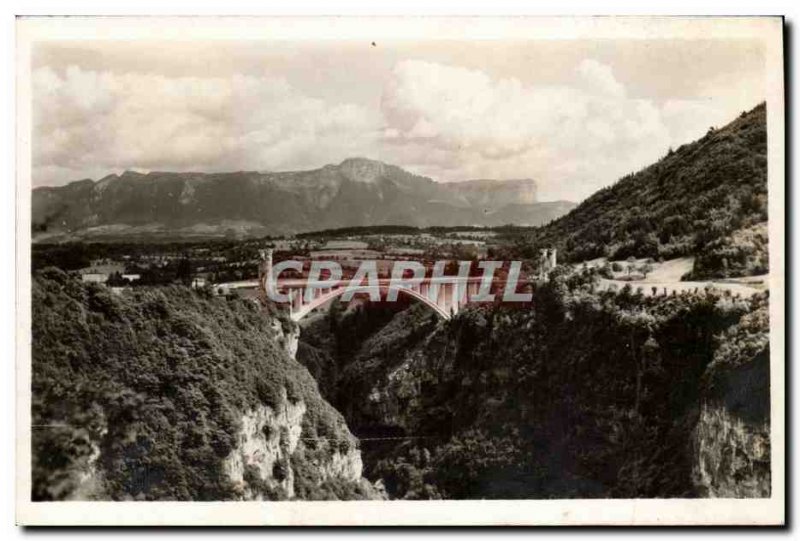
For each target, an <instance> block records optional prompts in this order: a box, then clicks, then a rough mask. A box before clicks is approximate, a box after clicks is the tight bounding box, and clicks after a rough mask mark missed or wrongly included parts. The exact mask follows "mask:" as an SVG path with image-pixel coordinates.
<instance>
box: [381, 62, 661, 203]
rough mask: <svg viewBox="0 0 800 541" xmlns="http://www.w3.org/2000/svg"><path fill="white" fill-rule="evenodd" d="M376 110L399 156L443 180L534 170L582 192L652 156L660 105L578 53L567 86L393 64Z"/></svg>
mask: <svg viewBox="0 0 800 541" xmlns="http://www.w3.org/2000/svg"><path fill="white" fill-rule="evenodd" d="M382 111H383V114H384V116H385V118H386V122H387V126H388V127H389V128H390V129H391V130H392V135H393V137H392V138H391V139H390V140H389V141H388V143H389V144H392V145H394V146H402V147H404V148H403V153H404V154H406V158H407V159H409V161H411V162H413V163H418V164H420V165H421V166H422V167H426V166H427V167H426V168H427V169H428V170H429V171H431V172H436V173H439V174H440V175H443V176H445V177H446V178H448V179H449V180H458V179H463V178H465V177H489V178H502V177H509V176H511V177H533V178H536V179H537V180H539V181H541V182H542V183H543V184H544V186H543V188H544V191H545V192H550V193H551V195H554V196H556V197H558V196H561V197H569V198H576V196H577V197H582V196H585V195H588V192H590V191H593V190H594V189H596V188H597V187H598V185H599V184H600V183H602V182H606V183H607V182H609V181H611V180H613V179H615V178H618V177H619V176H621V175H623V174H625V173H628V172H630V171H631V170H633V169H636V168H638V167H641V166H642V165H644V164H646V163H648V162H649V161H652V160H654V159H657V158H658V157H659V156H660V155H663V154H664V152H665V151H666V149H667V148H668V146H669V144H670V141H671V135H670V132H669V129H668V128H667V126H666V125H665V124H664V122H663V119H662V116H661V111H660V109H659V108H658V107H657V106H656V105H655V104H653V103H652V102H650V101H647V100H642V99H635V98H630V97H628V95H627V92H626V91H625V88H624V86H623V85H622V84H621V83H620V82H619V81H617V80H616V79H615V78H614V75H613V72H612V70H611V68H609V67H608V66H605V65H603V64H600V63H599V62H596V61H594V60H584V61H583V62H581V63H580V64H579V65H578V66H576V68H575V78H574V81H573V82H572V84H564V85H533V86H531V85H529V86H526V85H523V84H522V83H520V81H518V80H517V79H513V78H511V79H499V80H493V79H491V78H490V77H489V76H488V75H487V74H485V73H483V72H481V71H478V70H469V69H464V68H460V67H453V66H446V65H441V64H435V63H430V62H424V61H404V62H400V63H399V64H398V65H397V67H396V68H395V70H394V73H393V77H392V80H391V81H390V83H389V84H388V85H387V86H386V89H385V92H384V95H383V100H382Z"/></svg>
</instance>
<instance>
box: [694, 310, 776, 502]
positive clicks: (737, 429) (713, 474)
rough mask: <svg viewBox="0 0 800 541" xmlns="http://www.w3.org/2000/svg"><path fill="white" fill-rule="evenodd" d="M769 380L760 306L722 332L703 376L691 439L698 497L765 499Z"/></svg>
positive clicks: (765, 326)
mask: <svg viewBox="0 0 800 541" xmlns="http://www.w3.org/2000/svg"><path fill="white" fill-rule="evenodd" d="M769 381H770V380H769V315H768V313H767V306H766V305H765V304H764V305H761V306H759V307H758V308H757V309H756V310H754V311H753V312H752V313H750V314H747V315H745V316H744V317H743V318H742V320H741V321H740V322H739V324H738V325H736V326H734V327H733V328H731V329H730V330H729V331H728V332H727V333H726V334H725V336H724V341H723V343H722V345H721V346H720V348H719V349H718V350H717V351H716V353H715V356H714V360H713V362H712V363H711V365H710V366H709V368H708V371H707V373H706V374H705V376H704V392H703V398H702V408H701V411H700V419H699V420H698V422H697V427H696V428H695V432H694V437H693V443H694V449H695V457H696V462H695V464H694V468H693V477H694V481H695V484H696V486H697V488H698V491H699V492H700V493H701V494H703V495H707V496H711V497H720V498H766V497H769V495H770V492H771V484H770V483H771V474H770V385H769Z"/></svg>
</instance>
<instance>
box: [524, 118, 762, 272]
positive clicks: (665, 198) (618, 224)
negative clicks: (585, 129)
mask: <svg viewBox="0 0 800 541" xmlns="http://www.w3.org/2000/svg"><path fill="white" fill-rule="evenodd" d="M766 222H767V130H766V106H765V105H764V104H761V105H759V106H757V107H756V108H754V109H753V110H751V111H749V112H746V113H742V115H741V116H740V117H739V118H737V119H736V120H734V121H733V122H731V123H730V124H728V125H727V126H725V127H723V128H721V129H718V130H709V132H708V133H707V134H706V135H705V137H703V138H702V139H699V140H698V141H695V142H693V143H690V144H687V145H683V146H681V147H680V148H678V149H677V150H675V151H672V150H670V152H669V154H668V155H667V156H665V157H664V158H663V159H661V160H660V161H659V162H657V163H655V164H653V165H651V166H649V167H647V168H645V169H643V170H642V171H640V172H638V173H636V174H633V175H629V176H626V177H624V178H622V179H621V180H620V181H618V182H617V183H616V184H614V185H613V186H611V187H609V188H606V189H603V190H600V191H599V192H597V193H596V194H594V195H593V196H592V197H590V198H588V199H587V200H585V201H584V202H583V203H581V204H580V205H579V206H577V207H576V208H574V209H573V210H572V211H571V212H570V213H569V214H567V215H565V216H563V217H561V218H560V219H558V220H556V221H555V222H553V223H551V224H548V225H547V226H545V227H543V228H541V229H539V230H537V231H536V232H535V233H534V234H533V235H532V237H531V238H530V239H528V241H532V242H529V246H532V247H533V248H534V249H537V248H539V247H545V246H555V247H557V248H559V251H560V255H561V254H563V257H565V258H566V259H568V260H571V261H581V260H587V259H593V258H595V257H601V256H607V257H610V258H612V259H625V258H627V257H629V256H635V257H653V258H659V257H660V258H664V259H671V258H673V257H679V256H684V255H695V256H696V260H695V268H694V271H693V275H694V277H696V278H705V277H711V276H722V277H727V276H743V275H750V274H757V273H763V272H766V271H767V270H768V257H767V255H768V252H767V227H766ZM532 254H533V253H532ZM532 254H531V255H532Z"/></svg>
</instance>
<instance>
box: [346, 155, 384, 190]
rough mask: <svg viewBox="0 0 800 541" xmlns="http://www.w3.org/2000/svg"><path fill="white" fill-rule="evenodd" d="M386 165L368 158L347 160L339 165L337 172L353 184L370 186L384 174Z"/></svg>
mask: <svg viewBox="0 0 800 541" xmlns="http://www.w3.org/2000/svg"><path fill="white" fill-rule="evenodd" d="M386 167H387V166H386V164H385V163H383V162H379V161H377V160H370V159H368V158H347V159H346V160H344V161H343V162H342V163H340V164H339V171H341V172H342V174H343V175H344V176H345V177H347V179H348V180H352V181H353V182H365V183H368V184H371V183H373V182H375V181H376V180H378V179H380V178H381V177H382V176H383V175H384V174H385V173H386Z"/></svg>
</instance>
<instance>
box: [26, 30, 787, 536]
mask: <svg viewBox="0 0 800 541" xmlns="http://www.w3.org/2000/svg"><path fill="white" fill-rule="evenodd" d="M16 25H17V31H18V33H17V38H16V39H17V55H18V56H17V68H16V69H17V81H16V85H17V96H18V101H17V144H18V153H17V203H16V204H17V213H16V220H17V299H18V302H17V317H18V320H17V397H16V399H17V441H16V446H17V453H18V458H17V505H18V520H20V521H21V522H22V523H24V524H30V525H36V524H58V525H61V524H82V525H90V524H104V525H118V524H213V525H233V524H249V525H251V524H252V525H255V524H275V525H286V524H305V525H318V524H328V525H331V524H339V525H400V524H402V525H434V524H449V525H471V524H474V525H494V524H514V525H528V524H548V525H558V524H564V525H568V524H592V525H598V524H614V525H625V524H631V525H633V524H637V525H644V524H655V523H660V524H683V525H700V524H717V525H734V524H746V525H755V524H781V523H782V522H783V520H784V501H785V490H786V489H785V486H784V482H785V481H784V472H785V468H786V464H785V461H786V457H785V442H786V436H785V432H784V431H785V425H784V422H785V415H786V412H785V411H784V400H785V399H784V393H785V392H786V387H785V382H784V374H785V368H784V361H785V359H784V336H785V330H784V287H785V276H784V265H785V263H784V230H785V227H784V189H785V186H784V183H785V180H784V124H783V123H784V116H785V110H784V101H783V100H784V90H783V32H784V27H783V19H782V18H780V17H716V18H715V17H702V18H681V17H666V18H656V17H631V18H624V17H623V18H614V17H610V18H580V17H572V18H570V17H560V18H536V17H520V18H505V19H504V18H494V19H492V18H483V19H482V18H457V17H451V18H417V19H415V18H400V17H397V18H373V19H370V18H357V17H356V18H347V17H342V18H336V17H327V18H326V17H317V18H300V19H292V18H269V17H262V18H257V17H256V18H242V19H236V18H234V19H224V18H220V19H215V18H213V17H198V18H192V17H188V18H182V19H169V18H166V17H143V18H136V17H120V18H92V17H71V18H59V17H52V18H44V17H28V18H26V17H23V18H20V19H18V20H17V23H16ZM422 502H424V503H422ZM312 504H313V505H312ZM201 505H202V506H205V507H201ZM223 505H224V506H223ZM93 509H98V510H99V509H102V510H103V511H102V513H101V512H94V511H93ZM200 509H203V511H200Z"/></svg>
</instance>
